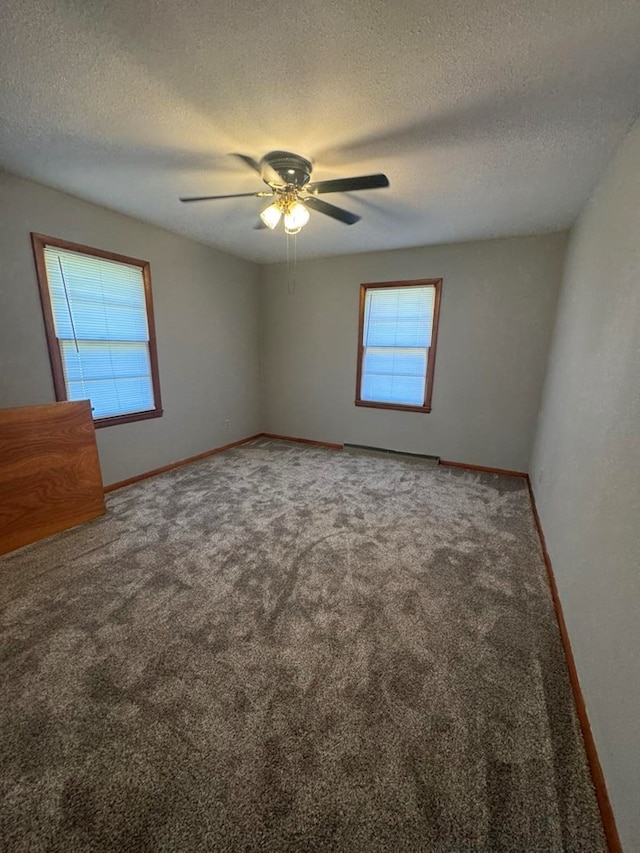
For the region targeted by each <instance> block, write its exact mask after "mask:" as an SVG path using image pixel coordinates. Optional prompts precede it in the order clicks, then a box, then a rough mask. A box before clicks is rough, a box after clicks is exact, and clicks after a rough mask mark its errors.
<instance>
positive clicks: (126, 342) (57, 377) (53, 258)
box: [31, 234, 162, 427]
mask: <svg viewBox="0 0 640 853" xmlns="http://www.w3.org/2000/svg"><path fill="white" fill-rule="evenodd" d="M31 239H32V242H33V251H34V256H35V261H36V271H37V273H38V283H39V285H40V298H41V301H42V310H43V314H44V321H45V329H46V332H47V342H48V344H49V356H50V359H51V368H52V371H53V382H54V386H55V391H56V398H57V399H58V400H86V399H89V400H91V407H92V409H93V419H94V422H95V425H96V427H103V426H109V425H110V424H121V423H128V422H129V421H137V420H143V419H145V418H157V417H160V416H161V415H162V405H161V402H160V381H159V377H158V358H157V354H156V341H155V327H154V322H153V304H152V301H151V275H150V272H149V264H148V263H147V261H139V260H136V259H135V258H126V257H124V256H122V255H114V254H112V253H111V252H103V251H101V250H99V249H90V248H88V247H87V246H78V245H76V244H75V243H68V242H66V241H63V240H56V239H53V238H51V237H43V236H42V235H40V234H32V235H31Z"/></svg>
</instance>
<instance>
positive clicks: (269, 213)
mask: <svg viewBox="0 0 640 853" xmlns="http://www.w3.org/2000/svg"><path fill="white" fill-rule="evenodd" d="M233 156H234V157H238V158H239V159H240V160H242V162H243V163H245V164H246V165H247V166H249V168H251V169H253V170H254V171H255V172H257V173H258V174H259V175H260V177H261V178H262V180H263V181H264V182H265V184H266V185H267V186H268V187H269V190H268V191H264V190H263V191H262V192H257V193H235V194H233V195H206V196H196V197H194V198H181V199H180V201H184V202H191V201H216V200H218V199H223V198H249V197H253V198H272V199H273V201H272V202H271V203H270V204H269V205H268V206H267V207H265V209H264V210H263V211H262V212H261V213H260V222H259V224H258V225H257V226H256V227H258V228H264V227H267V228H270V229H271V230H272V231H273V229H274V228H275V227H276V226H277V225H278V223H279V222H280V219H281V218H282V217H283V221H284V230H285V231H286V233H287V234H297V233H298V231H300V229H301V228H303V227H304V226H305V225H306V224H307V222H308V221H309V210H315V211H317V212H318V213H324V214H325V216H330V217H331V218H332V219H337V220H338V222H343V223H344V224H345V225H353V224H354V223H356V222H358V220H359V219H361V217H360V216H358V215H357V214H355V213H351V212H350V211H348V210H344V209H343V208H341V207H336V205H335V204H329V202H326V201H324V200H323V199H321V198H318V196H319V195H323V194H325V193H347V192H353V191H354V190H370V189H375V188H376V187H388V186H389V179H388V178H387V176H386V175H382V174H378V175H362V176H360V177H357V178H338V179H336V180H330V181H314V182H310V181H311V171H312V169H313V166H312V164H311V162H310V161H309V160H307V159H306V158H304V157H301V156H300V155H299V154H292V153H291V152H290V151H270V152H269V153H268V154H265V155H264V157H263V158H262V159H261V160H260V161H259V162H258V161H257V160H254V159H253V158H252V157H248V156H247V155H246V154H234V155H233Z"/></svg>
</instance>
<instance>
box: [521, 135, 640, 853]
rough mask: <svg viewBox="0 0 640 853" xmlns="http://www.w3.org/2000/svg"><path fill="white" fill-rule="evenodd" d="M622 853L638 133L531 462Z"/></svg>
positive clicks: (635, 647)
mask: <svg viewBox="0 0 640 853" xmlns="http://www.w3.org/2000/svg"><path fill="white" fill-rule="evenodd" d="M532 480H533V487H534V492H535V495H536V501H537V504H538V508H539V511H540V517H541V520H542V525H543V528H544V531H545V535H546V539H547V544H548V548H549V553H550V556H551V560H552V563H553V567H554V571H555V575H556V579H557V583H558V590H559V594H560V599H561V602H562V606H563V609H564V613H565V617H566V622H567V628H568V631H569V635H570V638H571V644H572V647H573V652H574V656H575V659H576V665H577V669H578V674H579V678H580V682H581V685H582V690H583V693H584V697H585V702H586V706H587V712H588V714H589V719H590V721H591V727H592V729H593V734H594V738H595V742H596V746H597V749H598V755H599V757H600V761H601V764H602V767H603V770H604V774H605V778H606V782H607V786H608V790H609V795H610V797H611V800H612V805H613V808H614V812H615V815H616V821H617V825H618V830H619V832H620V835H621V840H622V843H623V846H624V849H625V850H628V851H629V853H631V851H637V850H640V125H636V126H635V128H634V129H633V130H632V132H631V133H630V135H629V136H628V137H627V139H626V141H625V142H624V144H623V145H622V147H621V148H620V150H619V151H618V153H617V155H616V157H615V158H614V160H613V162H612V163H611V164H610V166H609V168H608V170H607V171H606V172H605V174H604V175H603V176H602V177H601V179H600V182H599V184H598V186H597V189H596V191H595V193H594V194H593V196H592V198H591V200H590V202H589V203H588V205H587V207H586V208H585V210H584V211H583V213H582V215H581V217H580V219H579V221H578V223H577V225H576V227H575V229H574V231H573V233H572V236H571V241H570V245H569V250H568V256H567V264H566V272H565V277H564V283H563V288H562V292H561V298H560V303H559V308H558V318H557V323H556V328H555V332H554V336H553V346H552V350H551V355H550V362H549V371H548V376H547V381H546V385H545V391H544V398H543V405H542V409H541V413H540V421H539V429H538V433H537V440H536V444H535V452H534V457H533V464H532Z"/></svg>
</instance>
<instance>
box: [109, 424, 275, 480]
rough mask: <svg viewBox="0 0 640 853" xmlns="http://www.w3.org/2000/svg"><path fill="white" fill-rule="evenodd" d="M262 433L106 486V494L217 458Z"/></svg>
mask: <svg viewBox="0 0 640 853" xmlns="http://www.w3.org/2000/svg"><path fill="white" fill-rule="evenodd" d="M261 436H262V433H257V434H256V435H250V436H249V437H248V438H241V439H239V440H238V441H232V442H230V443H229V444H223V445H222V447H214V448H213V450H205V452H204V453H198V454H196V455H195V456H189V458H188V459H180V460H178V462H171V463H170V464H169V465H163V466H162V468H154V469H153V470H152V471H145V472H144V474H136V476H135V477H129V478H128V479H127V480H120V481H119V482H117V483H111V485H109V486H105V487H104V490H105V492H113V491H115V489H122V488H123V487H124V486H132V485H133V484H134V483H139V482H140V480H146V479H148V478H149V477H155V476H156V475H157V474H164V473H165V472H166V471H173V469H174V468H181V467H182V466H183V465H190V464H191V463H192V462H199V461H200V459H206V458H207V457H208V456H215V454H216V453H222V452H223V451H224V450H230V449H231V448H232V447H239V446H240V445H241V444H247V442H249V441H254V440H255V439H256V438H260V437H261Z"/></svg>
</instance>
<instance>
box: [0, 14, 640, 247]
mask: <svg viewBox="0 0 640 853" xmlns="http://www.w3.org/2000/svg"><path fill="white" fill-rule="evenodd" d="M2 5H3V9H2V24H1V26H0V70H1V75H0V79H1V80H2V84H1V90H0V165H1V166H2V167H4V168H5V169H7V170H8V171H11V172H14V173H16V174H19V175H24V176H26V177H29V178H32V179H34V180H36V181H40V182H42V183H44V184H48V185H50V186H53V187H56V188H59V189H62V190H66V191H67V192H70V193H72V194H74V195H77V196H80V197H81V198H85V199H88V200H90V201H93V202H97V203H98V204H103V205H105V206H106V207H109V208H112V209H114V210H119V211H122V212H124V213H128V214H131V215H132V216H136V217H139V218H140V219H144V220H146V221H148V222H153V223H155V224H157V225H161V226H163V227H166V228H169V229H171V230H173V231H177V232H179V233H182V234H186V235H188V236H191V237H194V238H195V239H197V240H201V241H203V242H206V243H210V244H212V245H214V246H218V247H220V248H222V249H225V250H227V251H230V252H232V253H234V254H237V255H240V256H243V257H246V258H250V259H252V260H256V261H274V260H281V259H282V258H283V257H285V253H286V240H285V236H284V234H283V233H282V231H278V232H273V233H272V232H270V231H257V230H254V229H253V225H254V224H255V222H256V219H257V214H258V211H259V209H260V205H261V202H260V200H259V199H252V198H242V199H231V200H228V201H216V202H210V203H202V204H192V205H182V204H181V203H180V202H179V201H178V196H180V195H209V194H212V195H213V194H222V193H233V192H252V191H254V190H255V191H258V190H259V189H262V188H264V185H263V184H262V183H261V182H260V179H259V177H258V176H257V175H256V174H255V173H253V172H251V171H250V170H249V169H247V168H246V167H244V166H243V164H242V163H241V162H239V161H237V160H235V159H234V158H231V157H228V156H227V155H228V153H229V152H234V151H235V152H243V153H246V154H249V155H251V156H253V157H255V158H259V157H261V156H262V155H263V154H264V153H265V152H267V151H269V150H271V149H274V148H283V149H287V150H292V151H296V152H298V153H300V154H303V155H305V156H307V157H310V158H312V159H313V161H314V163H315V167H314V173H313V178H314V179H315V180H322V179H326V178H335V177H343V176H350V175H359V174H368V173H371V172H378V171H382V172H386V174H387V175H388V176H389V179H390V181H391V187H390V188H389V189H377V190H370V191H367V192H361V193H351V194H348V195H346V194H342V195H332V196H325V198H326V199H327V200H331V201H332V202H333V203H337V204H339V205H341V206H343V207H346V208H348V209H349V210H352V211H354V212H355V213H358V214H361V215H362V216H363V219H362V221H361V222H359V223H358V224H356V225H353V226H350V227H348V226H345V225H342V224H341V223H339V222H335V221H334V220H331V219H328V218H327V217H324V216H322V215H320V214H317V213H312V214H311V221H310V223H309V225H308V226H307V227H306V228H305V229H304V231H303V232H302V233H301V234H300V236H299V237H298V239H297V247H296V249H297V255H298V257H316V256H322V255H333V254H342V253H351V252H362V251H368V250H372V249H387V248H398V247H406V246H416V245H425V244H430V243H441V242H450V241H457V240H468V239H474V238H481V237H492V236H502V235H509V234H526V233H531V232H540V231H548V230H555V229H560V228H564V227H567V226H569V225H570V224H571V223H572V222H573V220H574V219H575V217H576V215H577V213H578V212H579V210H580V207H581V206H582V204H583V203H584V201H585V199H586V198H587V196H588V194H589V192H590V190H591V188H592V187H593V185H594V183H595V180H596V178H597V176H598V174H599V172H600V171H601V170H602V168H603V166H604V165H605V164H606V162H607V160H608V159H609V157H610V156H611V155H612V153H613V151H614V149H615V147H616V146H617V144H618V143H619V142H620V140H621V138H622V136H623V135H624V133H625V131H626V129H627V128H628V126H629V124H630V122H631V121H632V120H633V118H634V116H635V115H636V114H637V111H638V108H639V107H640V3H638V0H629V2H623V0H562V2H559V0H480V1H479V0H432V1H431V2H429V0H404V2H402V3H396V4H392V3H390V2H388V0H342V2H333V0H332V2H327V0H324V2H318V0H306V2H292V0H277V2H274V0H262V2H260V3H258V2H248V0H235V2H227V3H220V2H218V3H214V2H212V0H209V2H207V0H137V2H132V0H110V2H108V3H107V2H105V1H104V0H30V2H27V0H4V2H3V4H2ZM57 236H61V237H64V236H66V235H63V234H62V235H57Z"/></svg>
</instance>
